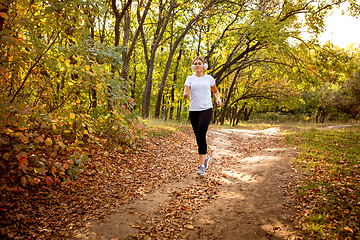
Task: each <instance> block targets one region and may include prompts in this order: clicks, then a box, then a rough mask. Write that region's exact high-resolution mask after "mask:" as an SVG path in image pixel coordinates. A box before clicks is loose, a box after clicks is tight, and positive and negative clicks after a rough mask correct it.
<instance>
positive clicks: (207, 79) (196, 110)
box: [184, 57, 222, 175]
mask: <svg viewBox="0 0 360 240" xmlns="http://www.w3.org/2000/svg"><path fill="white" fill-rule="evenodd" d="M207 68H208V64H207V62H206V60H205V59H204V58H203V57H196V58H195V59H194V60H193V62H192V64H191V69H192V70H193V71H195V72H194V74H193V75H191V76H188V77H187V78H186V81H185V87H184V98H188V97H189V92H190V108H189V117H190V122H191V126H192V128H193V130H194V133H195V136H196V142H197V145H198V153H199V167H198V171H197V174H199V175H204V174H205V169H207V168H208V166H209V161H210V156H209V155H207V154H206V153H207V143H206V132H207V130H208V127H209V124H210V121H211V118H212V109H213V106H212V98H211V92H210V89H211V91H212V92H213V93H214V96H215V97H216V103H217V106H218V107H221V105H222V102H221V100H220V93H219V91H218V89H217V87H216V84H215V80H214V78H213V77H212V76H210V75H207V74H205V73H204V71H205V70H206V69H207Z"/></svg>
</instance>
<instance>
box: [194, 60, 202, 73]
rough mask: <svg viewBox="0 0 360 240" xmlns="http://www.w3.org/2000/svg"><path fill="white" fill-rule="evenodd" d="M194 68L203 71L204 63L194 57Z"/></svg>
mask: <svg viewBox="0 0 360 240" xmlns="http://www.w3.org/2000/svg"><path fill="white" fill-rule="evenodd" d="M193 65H194V70H195V71H196V72H203V71H204V63H203V62H202V61H201V60H200V59H196V60H195V61H194V62H193Z"/></svg>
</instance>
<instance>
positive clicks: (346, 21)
mask: <svg viewBox="0 0 360 240" xmlns="http://www.w3.org/2000/svg"><path fill="white" fill-rule="evenodd" d="M342 9H346V8H341V9H337V8H335V9H334V10H333V11H334V13H333V14H332V16H330V17H328V18H327V19H326V26H327V27H326V31H325V32H324V33H323V34H321V35H320V37H319V38H318V39H319V41H320V42H321V43H326V42H327V41H328V40H330V42H331V43H333V44H334V45H336V46H339V47H342V48H346V47H347V46H348V45H349V44H350V43H355V44H360V31H359V27H360V17H359V18H355V17H350V16H348V15H341V11H342Z"/></svg>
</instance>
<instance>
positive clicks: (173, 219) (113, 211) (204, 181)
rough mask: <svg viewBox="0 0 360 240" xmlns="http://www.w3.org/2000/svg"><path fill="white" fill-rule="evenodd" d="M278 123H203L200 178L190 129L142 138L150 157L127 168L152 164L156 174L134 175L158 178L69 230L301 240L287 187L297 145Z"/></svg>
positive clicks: (115, 235)
mask: <svg viewBox="0 0 360 240" xmlns="http://www.w3.org/2000/svg"><path fill="white" fill-rule="evenodd" d="M284 130H285V129H284V128H281V127H280V128H279V127H275V128H269V129H266V130H259V131H255V130H240V129H220V128H210V130H209V132H208V147H209V149H210V151H209V152H210V156H211V161H210V163H209V168H208V170H207V171H206V174H205V176H204V177H199V176H197V175H196V171H197V163H196V162H197V155H196V143H195V138H194V136H193V134H192V132H191V131H190V130H189V129H187V130H186V131H184V132H182V133H178V134H180V135H178V136H175V137H174V136H172V137H171V138H167V139H160V140H161V141H155V142H148V143H147V146H144V148H145V147H146V148H147V149H152V153H151V154H152V159H155V160H151V162H148V163H146V162H145V163H143V164H145V166H143V168H142V169H138V171H136V170H132V171H133V173H135V172H137V173H138V172H139V171H140V173H141V172H143V173H144V172H145V171H150V172H154V171H158V170H159V171H160V173H159V174H158V175H157V177H156V178H151V177H149V178H148V179H147V178H143V177H139V178H138V181H140V182H141V183H142V185H141V184H140V186H144V182H146V181H149V183H150V182H151V184H152V185H153V183H154V181H155V182H160V184H157V185H156V187H151V188H148V189H145V190H144V188H143V187H141V188H139V189H137V190H134V191H136V193H137V195H136V197H135V198H132V200H131V201H128V202H126V203H122V204H120V205H116V206H115V205H112V206H111V207H109V204H110V205H111V202H108V203H109V204H108V206H107V210H109V208H110V211H107V212H108V214H106V216H103V218H102V219H101V220H100V221H99V219H98V218H94V217H90V215H89V217H87V218H86V219H84V220H86V221H84V222H83V224H81V226H80V227H77V228H74V229H72V234H71V235H70V236H69V237H70V238H72V239H89V240H90V239H109V240H110V239H111V240H120V239H149V240H150V239H230V240H231V239H246V240H248V239H292V240H295V239H302V238H301V237H300V236H301V235H299V229H300V228H301V226H300V225H301V223H300V220H299V218H298V215H297V209H296V207H295V206H294V204H293V202H292V200H291V197H292V195H293V192H292V191H293V190H292V186H293V185H295V184H296V182H297V179H298V178H300V177H301V175H300V173H298V172H297V170H296V169H295V168H292V165H291V163H292V159H293V157H294V154H296V150H295V149H294V148H291V147H289V146H286V145H285V140H284V137H283V134H284ZM145 152H147V151H144V152H143V153H141V152H140V153H139V154H137V155H136V156H137V159H149V158H148V157H147V156H142V154H144V153H145ZM154 157H155V158H154ZM164 163H166V164H165V165H163V164H164ZM160 168H161V169H160ZM164 169H166V171H164ZM129 171H130V170H129ZM148 174H149V176H150V175H151V174H150V173H148ZM167 174H169V176H171V177H170V178H169V176H166V175H167ZM137 176H140V175H137ZM123 177H125V178H131V177H135V178H136V175H135V174H133V175H126V176H125V175H123ZM118 182H119V181H115V183H114V184H108V185H107V189H106V190H107V191H108V192H111V191H112V190H111V189H110V188H113V189H115V190H114V191H116V187H117V185H116V183H118ZM135 185H136V184H135ZM148 185H149V184H148ZM130 195H131V194H130ZM130 195H129V196H130ZM93 197H94V198H95V197H96V196H93ZM98 198H100V197H98ZM99 201H100V200H99ZM99 201H98V202H99ZM108 201H111V200H108ZM114 206H115V207H114ZM105 207H106V206H105ZM103 209H105V208H103ZM98 214H100V215H101V213H98Z"/></svg>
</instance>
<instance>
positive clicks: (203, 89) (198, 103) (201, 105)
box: [185, 74, 215, 111]
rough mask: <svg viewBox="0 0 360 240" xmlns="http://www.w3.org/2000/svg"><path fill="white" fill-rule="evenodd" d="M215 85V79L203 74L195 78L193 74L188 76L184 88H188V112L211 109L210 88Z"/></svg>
mask: <svg viewBox="0 0 360 240" xmlns="http://www.w3.org/2000/svg"><path fill="white" fill-rule="evenodd" d="M214 85H215V79H214V78H213V77H212V76H210V75H207V74H205V75H204V76H202V77H196V76H195V74H193V75H191V76H188V77H187V78H186V81H185V86H189V87H190V109H189V111H202V110H207V109H210V108H213V106H212V99H211V90H210V88H211V87H212V86H214Z"/></svg>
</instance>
